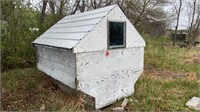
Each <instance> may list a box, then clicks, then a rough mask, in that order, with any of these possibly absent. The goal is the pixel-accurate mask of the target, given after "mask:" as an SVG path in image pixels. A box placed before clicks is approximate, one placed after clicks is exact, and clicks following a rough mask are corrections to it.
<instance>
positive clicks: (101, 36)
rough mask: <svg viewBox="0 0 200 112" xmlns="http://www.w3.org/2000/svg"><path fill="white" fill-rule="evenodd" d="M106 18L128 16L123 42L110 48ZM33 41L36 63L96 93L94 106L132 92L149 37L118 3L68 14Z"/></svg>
mask: <svg viewBox="0 0 200 112" xmlns="http://www.w3.org/2000/svg"><path fill="white" fill-rule="evenodd" d="M108 21H125V22H126V47H125V48H120V49H110V50H109V49H108V46H107V38H108V37H107V22H108ZM33 43H34V45H35V46H36V50H37V56H38V63H37V66H38V68H39V69H40V70H41V71H43V72H45V73H46V74H48V75H49V76H51V77H53V78H54V79H56V80H58V81H59V82H62V83H63V84H65V85H68V86H69V87H71V88H74V89H77V90H80V91H81V92H84V93H86V94H88V95H90V96H92V97H94V98H95V104H96V105H95V106H96V107H95V108H96V109H98V108H102V107H104V106H107V105H109V104H111V103H113V102H115V101H116V100H117V99H120V98H123V97H126V96H129V95H131V94H133V93H134V84H135V82H136V81H137V79H138V77H139V76H140V74H141V73H142V71H143V63H144V46H145V42H144V40H143V38H142V37H141V36H140V34H139V33H138V32H137V30H136V29H135V28H134V26H133V25H132V24H131V23H130V21H129V20H128V19H127V18H126V16H125V15H124V14H123V12H122V11H121V9H120V8H119V7H118V6H117V5H112V6H109V7H105V8H101V9H97V10H93V11H89V12H84V13H80V14H76V15H71V16H67V17H65V18H63V19H62V20H61V21H59V22H58V23H57V24H55V25H54V26H53V27H51V28H50V29H49V30H47V31H46V32H45V33H44V34H42V35H41V36H40V37H39V38H38V39H36V40H35V41H34V42H33ZM47 46H51V47H47ZM58 48H62V49H58ZM66 49H71V50H66ZM106 52H109V56H106Z"/></svg>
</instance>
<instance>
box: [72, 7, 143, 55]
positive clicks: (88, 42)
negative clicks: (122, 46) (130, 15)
mask: <svg viewBox="0 0 200 112" xmlns="http://www.w3.org/2000/svg"><path fill="white" fill-rule="evenodd" d="M108 21H125V22H126V48H132V47H144V46H145V42H144V40H143V38H142V37H141V35H140V34H139V33H138V31H137V30H136V29H135V28H134V26H133V25H132V24H131V22H130V21H129V20H128V19H127V17H126V16H125V15H124V13H123V12H122V11H121V9H120V8H119V7H118V6H116V7H114V8H113V9H112V11H111V12H109V14H107V16H105V17H104V19H103V20H101V21H100V22H99V23H98V24H97V25H96V26H95V27H94V28H93V30H92V31H91V32H90V33H88V34H87V35H86V36H85V37H84V38H83V39H82V40H81V41H80V42H79V43H78V44H77V45H75V47H74V51H73V52H74V53H81V52H93V51H105V50H107V49H108V46H107V40H108V36H107V30H108V28H107V23H108Z"/></svg>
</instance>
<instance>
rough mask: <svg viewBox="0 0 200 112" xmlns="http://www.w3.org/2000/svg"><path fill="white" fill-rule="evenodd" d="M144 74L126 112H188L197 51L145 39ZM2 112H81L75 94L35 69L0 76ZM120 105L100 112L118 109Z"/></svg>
mask: <svg viewBox="0 0 200 112" xmlns="http://www.w3.org/2000/svg"><path fill="white" fill-rule="evenodd" d="M145 40H146V43H147V47H146V48H145V71H144V73H143V74H142V75H141V77H140V78H139V80H138V81H137V83H136V87H135V93H134V95H132V96H130V97H128V99H129V103H128V105H127V107H126V110H130V111H176V110H179V111H192V109H189V108H188V107H187V106H186V105H185V104H186V102H187V101H188V100H189V99H190V98H192V97H193V96H198V97H200V65H199V64H200V49H199V48H192V49H187V48H179V47H172V46H170V44H169V43H170V41H169V40H168V39H154V40H152V39H150V38H148V37H146V38H145ZM1 79H2V82H1V83H2V85H1V87H2V94H1V104H2V109H3V110H7V111H9V110H12V111H17V110H26V111H27V110H29V111H31V110H32V111H33V110H34V111H39V110H47V111H76V110H83V108H84V105H81V104H80V102H81V99H80V97H79V95H78V94H69V93H65V92H62V91H61V90H60V89H59V88H58V87H57V86H56V85H55V84H54V83H53V80H52V79H51V78H50V77H48V76H47V75H45V74H44V73H42V72H40V71H38V70H37V69H36V68H26V69H15V70H10V71H6V72H4V73H2V75H1ZM121 102H122V101H118V102H117V103H115V104H113V105H110V106H108V107H106V108H104V109H102V110H105V111H106V110H111V109H112V108H113V107H117V106H120V104H121Z"/></svg>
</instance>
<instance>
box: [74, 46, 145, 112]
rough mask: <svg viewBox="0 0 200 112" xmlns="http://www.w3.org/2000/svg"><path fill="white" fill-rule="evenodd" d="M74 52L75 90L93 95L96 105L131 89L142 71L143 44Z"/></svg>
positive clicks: (114, 99) (127, 94)
mask: <svg viewBox="0 0 200 112" xmlns="http://www.w3.org/2000/svg"><path fill="white" fill-rule="evenodd" d="M107 52H109V56H106V54H105V53H106V52H89V53H78V54H76V68H77V80H78V88H77V89H78V90H80V91H83V92H84V93H86V94H88V95H90V96H92V97H94V98H95V105H96V109H98V108H102V107H104V106H107V105H109V104H111V103H113V102H115V101H117V99H120V98H122V97H126V96H129V95H131V94H133V92H134V84H135V82H136V81H137V79H138V77H139V76H140V74H141V73H142V71H143V63H144V60H143V59H144V57H143V56H144V48H143V47H138V48H128V49H113V50H108V51H107Z"/></svg>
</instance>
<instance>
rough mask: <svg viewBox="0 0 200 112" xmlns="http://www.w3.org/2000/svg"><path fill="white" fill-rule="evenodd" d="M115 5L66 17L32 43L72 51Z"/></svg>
mask: <svg viewBox="0 0 200 112" xmlns="http://www.w3.org/2000/svg"><path fill="white" fill-rule="evenodd" d="M115 6H116V5H111V6H108V7H104V8H99V9H96V10H92V11H87V12H83V13H79V14H74V15H70V16H66V17H64V18H63V19H61V20H60V21H59V22H58V23H56V24H55V25H53V26H52V27H51V28H49V29H48V30H47V31H46V32H45V33H43V34H42V35H41V36H40V37H39V38H37V39H36V40H35V41H34V42H33V43H34V44H41V45H48V46H55V47H61V48H66V49H72V48H73V47H74V46H75V45H76V44H77V43H78V42H79V41H80V40H81V39H82V38H83V37H84V36H85V35H87V33H89V32H90V31H91V30H92V29H93V28H94V27H95V25H96V24H98V23H99V22H100V21H101V20H102V19H103V18H104V17H105V16H106V15H107V14H108V13H109V12H110V11H111V10H112V9H113V8H114V7H115Z"/></svg>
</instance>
